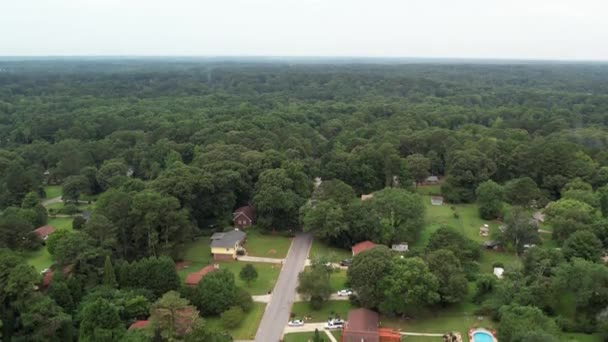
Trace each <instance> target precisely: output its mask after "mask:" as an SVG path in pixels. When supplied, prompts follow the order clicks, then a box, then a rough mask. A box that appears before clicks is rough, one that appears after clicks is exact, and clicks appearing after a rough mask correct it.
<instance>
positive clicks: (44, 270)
mask: <svg viewBox="0 0 608 342" xmlns="http://www.w3.org/2000/svg"><path fill="white" fill-rule="evenodd" d="M48 271H50V269H48V268H45V269H43V270H42V271H40V274H46V273H47V272H48Z"/></svg>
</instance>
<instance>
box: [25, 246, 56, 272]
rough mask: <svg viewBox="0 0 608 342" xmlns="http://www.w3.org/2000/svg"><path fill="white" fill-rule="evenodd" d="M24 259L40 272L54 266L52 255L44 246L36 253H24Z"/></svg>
mask: <svg viewBox="0 0 608 342" xmlns="http://www.w3.org/2000/svg"><path fill="white" fill-rule="evenodd" d="M23 257H24V258H25V259H27V263H28V264H29V265H31V266H33V267H34V268H35V269H36V271H38V272H40V271H42V270H44V269H45V268H49V267H51V265H52V264H53V260H52V259H51V255H50V254H49V250H48V249H47V248H46V246H43V247H42V248H40V249H39V250H37V251H34V252H27V253H24V255H23Z"/></svg>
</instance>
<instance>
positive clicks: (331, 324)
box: [325, 319, 344, 329]
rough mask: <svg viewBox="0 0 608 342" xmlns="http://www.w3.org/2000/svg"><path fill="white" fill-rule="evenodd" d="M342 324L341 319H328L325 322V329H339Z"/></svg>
mask: <svg viewBox="0 0 608 342" xmlns="http://www.w3.org/2000/svg"><path fill="white" fill-rule="evenodd" d="M343 325H344V321H343V320H341V319H330V320H329V321H327V323H325V329H339V328H342V326H343Z"/></svg>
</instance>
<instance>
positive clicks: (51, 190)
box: [44, 185, 63, 198]
mask: <svg viewBox="0 0 608 342" xmlns="http://www.w3.org/2000/svg"><path fill="white" fill-rule="evenodd" d="M44 193H45V194H46V198H55V197H59V196H61V195H63V189H62V187H61V185H47V186H45V187H44Z"/></svg>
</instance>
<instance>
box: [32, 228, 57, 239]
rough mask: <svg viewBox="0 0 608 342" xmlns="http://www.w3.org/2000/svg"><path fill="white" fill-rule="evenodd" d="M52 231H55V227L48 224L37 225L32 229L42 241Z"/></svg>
mask: <svg viewBox="0 0 608 342" xmlns="http://www.w3.org/2000/svg"><path fill="white" fill-rule="evenodd" d="M54 232H55V227H53V226H49V225H46V226H42V227H38V228H36V229H34V234H36V235H37V236H38V237H39V238H41V239H42V240H44V241H46V239H48V238H49V235H51V234H53V233H54Z"/></svg>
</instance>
